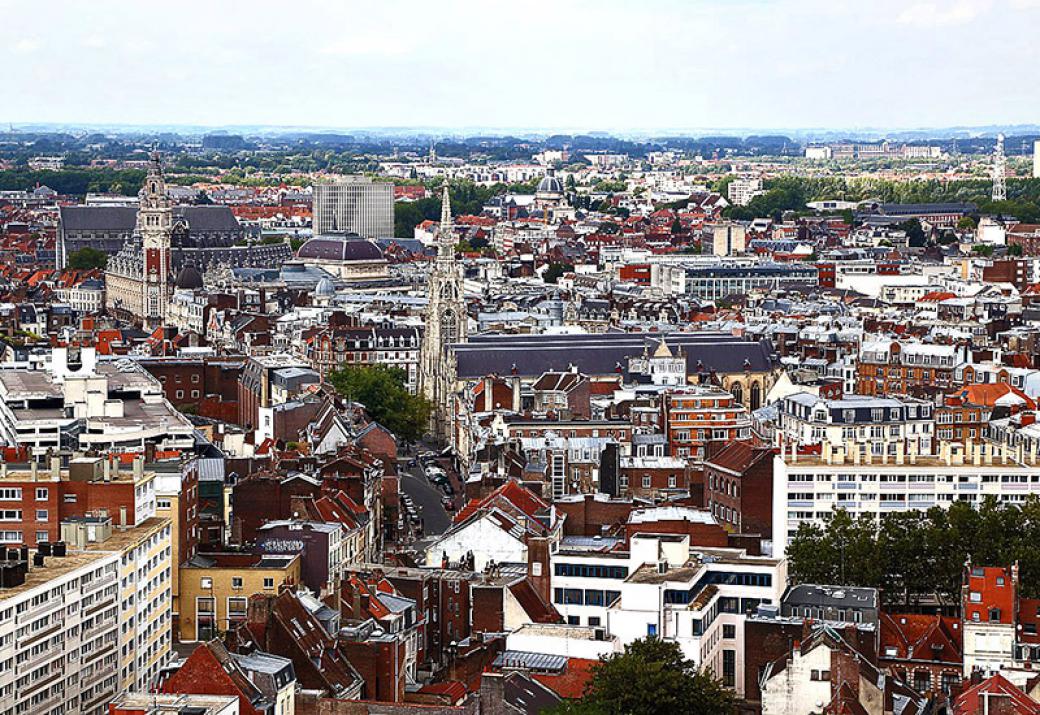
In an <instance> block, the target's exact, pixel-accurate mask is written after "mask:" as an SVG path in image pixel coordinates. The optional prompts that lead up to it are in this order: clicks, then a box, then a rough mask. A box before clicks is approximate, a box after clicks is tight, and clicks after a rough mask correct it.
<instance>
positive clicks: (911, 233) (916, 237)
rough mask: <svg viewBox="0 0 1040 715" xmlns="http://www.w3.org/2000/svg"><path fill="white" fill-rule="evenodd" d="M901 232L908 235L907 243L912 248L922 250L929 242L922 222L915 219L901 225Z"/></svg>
mask: <svg viewBox="0 0 1040 715" xmlns="http://www.w3.org/2000/svg"><path fill="white" fill-rule="evenodd" d="M899 230H901V231H903V232H905V233H906V243H907V245H908V246H910V247H911V248H922V247H924V244H925V243H926V242H927V237H926V236H925V235H924V229H923V228H921V222H920V221H918V220H917V219H915V218H912V219H910V220H908V221H903V223H901V224H899Z"/></svg>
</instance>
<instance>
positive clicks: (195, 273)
mask: <svg viewBox="0 0 1040 715" xmlns="http://www.w3.org/2000/svg"><path fill="white" fill-rule="evenodd" d="M174 285H176V286H177V288H178V289H179V290H195V289H196V288H202V287H203V284H202V274H201V273H199V269H198V268H196V267H195V266H194V265H192V264H191V263H189V264H187V265H186V266H184V267H183V268H181V272H180V273H178V274H177V280H176V281H175V282H174Z"/></svg>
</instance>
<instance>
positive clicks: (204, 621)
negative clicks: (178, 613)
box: [195, 596, 217, 641]
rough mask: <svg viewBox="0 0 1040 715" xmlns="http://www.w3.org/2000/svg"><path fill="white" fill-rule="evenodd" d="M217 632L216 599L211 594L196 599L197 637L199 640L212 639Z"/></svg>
mask: <svg viewBox="0 0 1040 715" xmlns="http://www.w3.org/2000/svg"><path fill="white" fill-rule="evenodd" d="M216 634H217V614H216V610H215V601H214V599H213V598H212V597H211V596H202V597H199V598H196V599H195V637H196V639H197V640H207V641H208V640H210V639H212V638H213V637H214V636H216Z"/></svg>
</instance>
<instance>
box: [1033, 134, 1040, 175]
mask: <svg viewBox="0 0 1040 715" xmlns="http://www.w3.org/2000/svg"><path fill="white" fill-rule="evenodd" d="M1033 178H1034V179H1040V139H1036V140H1034V141H1033Z"/></svg>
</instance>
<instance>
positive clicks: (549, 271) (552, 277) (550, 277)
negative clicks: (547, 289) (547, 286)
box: [542, 263, 574, 283]
mask: <svg viewBox="0 0 1040 715" xmlns="http://www.w3.org/2000/svg"><path fill="white" fill-rule="evenodd" d="M573 270H574V266H572V265H571V264H570V263H550V264H549V267H548V268H546V269H545V273H543V274H542V280H543V281H545V282H546V283H555V282H556V281H558V280H560V277H561V276H562V275H563V274H564V273H567V272H568V271H573Z"/></svg>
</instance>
